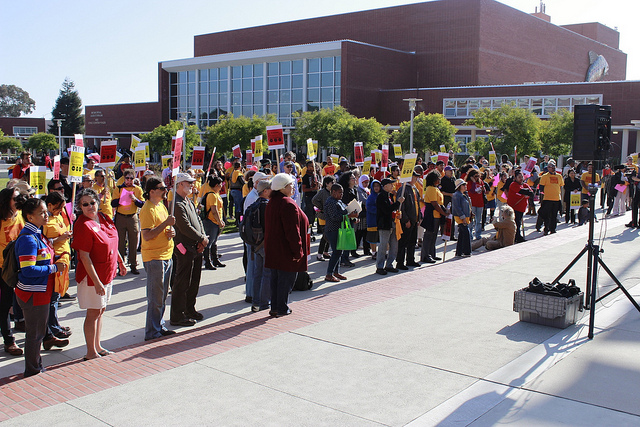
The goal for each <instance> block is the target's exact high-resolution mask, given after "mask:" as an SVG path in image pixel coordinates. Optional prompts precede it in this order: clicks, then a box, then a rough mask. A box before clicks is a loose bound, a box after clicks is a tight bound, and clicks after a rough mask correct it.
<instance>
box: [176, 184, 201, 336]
mask: <svg viewBox="0 0 640 427" xmlns="http://www.w3.org/2000/svg"><path fill="white" fill-rule="evenodd" d="M194 182H195V178H193V177H192V176H190V175H189V174H187V173H179V174H178V176H177V177H176V199H175V211H174V213H173V215H174V217H175V221H176V224H175V229H176V235H175V237H174V244H175V246H174V250H173V255H174V256H175V259H176V268H175V274H174V276H173V287H172V294H171V325H173V326H193V325H195V323H196V321H197V320H202V319H204V316H203V315H202V314H201V313H198V312H197V311H196V297H197V296H198V289H199V288H200V276H201V273H202V253H203V252H204V249H205V247H206V246H207V245H208V244H209V239H208V237H207V234H206V232H205V231H204V226H203V225H202V220H201V219H200V216H199V215H198V212H197V211H196V207H195V205H194V204H193V202H192V201H191V198H190V197H189V196H190V195H191V193H192V192H193V185H194Z"/></svg>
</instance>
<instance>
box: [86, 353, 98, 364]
mask: <svg viewBox="0 0 640 427" xmlns="http://www.w3.org/2000/svg"><path fill="white" fill-rule="evenodd" d="M100 357H101V356H100V354H99V353H98V355H97V356H96V357H91V358H88V357H87V356H83V357H82V360H83V361H85V362H88V361H89V360H94V359H100Z"/></svg>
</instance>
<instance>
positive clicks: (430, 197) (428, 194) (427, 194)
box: [424, 185, 444, 218]
mask: <svg viewBox="0 0 640 427" xmlns="http://www.w3.org/2000/svg"><path fill="white" fill-rule="evenodd" d="M424 201H425V203H426V204H429V205H430V204H431V202H436V203H438V204H439V205H443V204H444V196H443V195H442V192H441V191H440V190H439V189H438V188H437V187H434V186H433V185H429V186H428V187H427V188H425V190H424ZM441 216H442V215H440V212H438V211H437V210H435V209H434V210H433V217H434V218H440V217H441Z"/></svg>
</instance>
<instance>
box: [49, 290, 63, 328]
mask: <svg viewBox="0 0 640 427" xmlns="http://www.w3.org/2000/svg"><path fill="white" fill-rule="evenodd" d="M59 301H60V294H59V293H57V292H52V293H51V304H50V305H49V320H48V327H49V331H48V332H47V335H50V334H53V335H55V334H57V333H58V332H62V327H61V326H60V323H59V322H58V302H59Z"/></svg>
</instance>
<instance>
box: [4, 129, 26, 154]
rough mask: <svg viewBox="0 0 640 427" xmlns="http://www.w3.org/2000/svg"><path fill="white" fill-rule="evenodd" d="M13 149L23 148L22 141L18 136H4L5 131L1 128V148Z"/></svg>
mask: <svg viewBox="0 0 640 427" xmlns="http://www.w3.org/2000/svg"><path fill="white" fill-rule="evenodd" d="M11 149H16V150H21V149H22V143H21V142H20V141H18V140H17V139H16V138H11V137H9V136H4V132H2V131H1V130H0V150H2V151H6V150H11Z"/></svg>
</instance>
